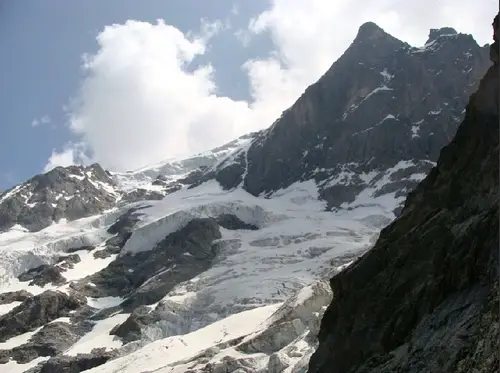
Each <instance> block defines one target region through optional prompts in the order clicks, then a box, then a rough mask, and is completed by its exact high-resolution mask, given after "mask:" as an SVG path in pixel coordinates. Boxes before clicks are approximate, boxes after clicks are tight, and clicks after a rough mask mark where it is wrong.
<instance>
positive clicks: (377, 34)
mask: <svg viewBox="0 0 500 373" xmlns="http://www.w3.org/2000/svg"><path fill="white" fill-rule="evenodd" d="M385 35H388V34H387V33H386V32H385V31H384V30H383V29H382V28H380V27H379V26H378V25H377V24H376V23H374V22H365V23H363V24H362V25H361V26H360V27H359V30H358V34H357V35H356V39H355V41H363V40H373V39H379V38H381V37H383V36H385Z"/></svg>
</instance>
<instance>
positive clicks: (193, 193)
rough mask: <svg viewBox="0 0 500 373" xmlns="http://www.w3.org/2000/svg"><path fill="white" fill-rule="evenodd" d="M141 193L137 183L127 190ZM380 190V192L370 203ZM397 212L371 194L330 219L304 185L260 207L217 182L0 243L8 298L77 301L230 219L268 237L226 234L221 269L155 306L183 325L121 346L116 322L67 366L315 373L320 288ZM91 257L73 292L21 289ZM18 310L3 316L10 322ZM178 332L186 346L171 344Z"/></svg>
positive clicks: (98, 331) (111, 319) (104, 324)
mask: <svg viewBox="0 0 500 373" xmlns="http://www.w3.org/2000/svg"><path fill="white" fill-rule="evenodd" d="M390 172H394V171H391V170H389V171H388V177H389V176H390ZM124 177H125V176H122V179H123V178H124ZM135 177H137V175H135V176H134V178H135ZM139 179H140V181H139V183H142V180H143V179H141V178H139ZM132 181H133V178H132V179H131V178H128V179H127V183H128V184H127V186H128V187H131V183H132ZM379 184H380V185H379ZM381 186H383V185H381V182H379V183H378V184H377V185H376V187H375V188H373V189H372V190H371V191H372V192H374V191H375V190H376V189H378V188H380V187H381ZM398 203H399V199H397V198H394V197H393V196H392V195H385V196H384V197H383V198H381V197H379V198H378V199H370V191H365V192H363V193H362V194H361V195H360V196H359V198H358V199H357V200H356V201H355V202H354V203H352V204H351V205H350V206H346V209H342V210H339V211H336V212H327V211H325V204H324V202H322V201H320V200H318V189H317V187H316V185H315V183H314V182H313V181H309V182H303V183H296V184H294V185H292V186H290V187H288V188H286V189H284V190H280V191H278V192H276V193H274V194H273V195H272V196H270V197H267V198H264V197H255V196H252V195H250V194H248V193H247V192H245V191H244V190H243V189H241V188H236V189H234V190H231V191H224V190H223V189H222V188H221V187H220V185H219V184H218V183H217V182H215V181H210V182H207V183H205V184H202V185H201V186H198V187H196V188H192V189H187V188H184V189H181V190H179V191H177V192H175V193H172V194H170V195H167V196H166V197H165V198H163V199H162V200H156V201H144V202H139V203H134V204H130V205H126V206H122V207H120V208H117V209H113V210H110V211H108V212H105V213H104V214H102V215H99V216H94V217H91V218H85V219H80V220H77V221H73V222H66V221H61V222H59V223H57V224H53V225H52V226H50V227H48V228H46V229H44V230H42V231H40V232H37V233H29V232H26V231H25V230H23V229H21V228H19V227H14V228H13V229H11V230H10V231H9V232H6V233H3V234H0V245H1V247H2V256H1V257H0V293H4V292H8V291H16V290H26V291H28V292H30V293H32V294H34V295H36V294H40V293H42V292H43V291H45V290H49V289H52V290H58V291H62V292H64V293H67V294H69V283H70V282H72V281H77V280H79V279H82V278H85V277H86V276H89V275H91V274H93V273H96V272H98V271H100V270H102V269H104V268H106V267H107V266H108V265H109V264H110V263H111V262H113V261H114V260H115V259H116V258H117V255H125V254H127V253H132V254H135V253H139V252H141V253H145V252H148V251H149V250H152V249H153V248H154V247H155V245H156V244H157V243H158V242H160V241H161V240H162V239H164V238H165V236H167V235H168V234H170V233H173V232H176V231H178V230H179V229H181V228H182V227H184V226H185V225H186V224H187V223H189V222H190V221H191V220H192V219H195V218H204V217H214V218H216V217H218V216H220V215H222V214H232V215H235V216H237V217H238V218H239V219H240V220H242V221H243V222H245V223H247V224H252V225H254V226H256V227H258V229H257V230H228V229H224V228H221V229H220V231H221V234H222V238H220V239H219V240H218V241H219V242H220V243H224V245H221V247H222V249H221V251H220V252H219V253H218V255H217V257H216V259H215V261H214V263H213V264H212V266H211V267H210V268H209V269H208V270H206V271H204V272H203V273H201V274H200V275H198V276H196V277H194V278H192V279H190V280H188V281H185V282H182V283H180V284H178V285H177V286H175V287H174V288H173V289H172V290H171V291H170V292H169V293H168V294H167V295H166V296H165V297H164V298H163V299H162V300H161V301H160V302H156V303H154V304H151V305H149V309H150V310H151V311H152V310H155V309H161V308H163V309H168V310H173V311H174V312H176V313H177V314H178V316H179V320H180V321H178V325H173V326H172V321H169V322H170V324H168V325H167V323H166V322H163V323H162V322H157V323H155V324H153V325H149V326H148V327H147V329H146V330H145V331H144V335H146V337H144V338H143V340H141V341H136V342H133V343H130V344H128V345H123V343H122V341H121V340H120V339H119V338H117V337H114V336H112V335H110V334H109V332H110V330H112V329H113V328H114V327H115V326H117V325H119V324H121V323H123V322H124V321H125V320H126V319H127V317H128V316H129V313H113V314H111V315H110V316H108V317H106V318H104V319H102V320H99V321H96V322H94V326H93V328H92V330H91V331H90V332H88V333H87V334H85V335H84V336H83V337H82V338H81V339H80V340H79V341H78V342H76V343H75V344H74V345H73V346H72V347H71V348H69V349H68V350H67V351H66V352H64V354H65V355H68V356H75V355H77V354H79V353H90V352H91V351H92V349H94V348H104V349H105V350H107V351H110V350H113V349H114V350H116V351H118V354H119V356H121V357H118V358H116V359H112V360H110V361H108V362H107V363H106V364H104V365H101V366H99V367H96V368H94V369H91V370H88V372H92V373H97V372H102V373H112V372H116V373H118V372H121V373H126V372H131V373H132V372H134V373H141V372H152V371H154V372H185V371H187V370H194V371H197V370H198V369H202V368H203V367H204V366H206V365H207V364H212V365H214V366H226V365H227V364H229V365H231V364H233V365H234V364H236V365H235V366H239V365H238V364H240V365H241V364H243V365H242V366H247V368H248V369H250V370H248V371H259V370H260V371H263V370H264V371H265V369H271V370H272V369H274V368H272V367H271V366H274V365H276V364H278V365H280V364H281V365H280V366H286V369H285V370H284V372H297V371H300V369H302V368H303V367H305V366H306V365H307V362H308V357H309V356H310V354H311V353H312V352H313V350H314V346H315V343H316V341H315V333H317V330H316V329H318V328H319V322H320V321H319V320H320V318H321V315H322V312H323V311H324V308H325V306H326V305H327V304H328V303H329V301H330V299H331V298H330V294H327V293H328V292H329V287H328V285H326V283H325V285H324V286H323V287H319V288H318V287H316V288H314V289H316V290H314V289H313V284H316V283H317V281H318V280H319V281H321V280H326V279H328V278H329V277H331V276H332V275H333V274H334V273H335V272H337V271H339V270H341V269H343V268H344V267H345V266H347V265H349V264H350V263H352V262H353V261H354V260H355V259H356V257H357V256H359V255H361V253H363V252H364V251H365V250H367V249H369V248H370V246H371V245H372V244H373V243H374V241H375V239H376V238H377V235H378V232H379V230H380V228H381V226H383V225H384V224H386V223H387V222H388V221H390V220H392V219H393V218H394V215H393V213H392V210H393V209H394V207H395V206H396V205H397V204H398ZM131 206H134V207H141V210H140V213H141V214H142V215H140V217H139V219H140V220H139V222H138V223H137V224H136V226H135V227H134V230H133V232H132V235H131V237H130V239H129V240H128V241H127V242H126V244H125V246H124V247H123V249H122V251H121V253H120V254H114V255H111V256H109V257H107V258H96V257H94V255H93V254H94V253H95V252H97V251H99V250H102V249H103V244H104V241H105V240H106V239H108V238H110V237H111V235H110V234H109V233H107V232H106V229H107V228H108V227H109V226H110V225H111V224H112V223H114V222H115V220H116V219H117V217H119V216H120V215H121V214H123V213H125V212H126V211H127V210H128V209H129V208H130V207H131ZM88 245H93V246H95V248H93V249H92V250H79V251H76V252H75V253H76V254H78V255H79V256H80V258H81V261H80V262H78V263H75V264H74V266H73V267H72V268H68V269H66V270H65V272H63V275H64V277H65V278H66V279H67V280H68V282H67V283H65V284H63V285H60V286H55V285H46V286H44V287H40V286H36V285H29V284H28V282H20V281H19V280H18V279H17V278H16V277H17V276H18V275H19V274H21V273H22V272H24V271H26V270H28V269H30V268H33V267H36V266H39V265H41V264H44V263H48V264H54V263H55V261H56V259H57V258H58V257H59V256H61V255H65V254H66V255H67V253H66V252H67V250H68V249H70V248H74V247H80V246H88ZM129 271H133V268H131V269H129ZM88 285H89V286H93V284H91V283H89V284H88ZM143 285H144V284H143ZM318 289H320V290H318ZM325 289H327V290H325ZM318 291H319V293H318ZM125 299H126V298H121V297H105V298H91V297H87V304H88V305H90V306H91V307H94V308H95V309H98V310H106V309H107V308H111V307H116V306H119V305H120V303H121V302H122V301H123V300H125ZM19 304H20V302H13V303H10V304H4V305H1V306H0V315H1V314H6V313H7V312H9V311H10V310H11V309H13V308H14V307H15V306H17V305H19ZM304 304H306V305H305V306H304ZM280 307H281V308H280ZM283 307H284V308H283ZM292 314H293V317H292V316H290V315H292ZM172 330H177V334H178V335H172ZM269 331H273V332H272V337H270V336H269V335H267V334H266V333H269ZM35 332H36V331H33V332H30V333H25V334H23V335H21V336H18V337H14V338H12V339H10V340H8V341H6V342H5V343H4V344H3V347H2V345H0V349H1V348H7V347H8V348H12V347H14V346H19V345H22V344H24V343H26V342H28V341H29V339H30V338H31V336H32V335H34V333H35ZM44 359H45V358H44ZM45 360H46V359H45ZM45 360H43V359H37V360H36V361H32V362H30V363H28V364H18V363H16V362H15V361H10V362H9V363H8V364H4V365H0V368H1V371H2V372H4V371H5V372H8V373H14V372H15V373H18V372H24V371H26V370H28V369H30V368H32V367H33V366H35V365H36V363H35V362H41V361H45ZM273 364H274V365H273ZM233 365H231V366H233ZM294 367H295V368H294ZM294 369H295V370H294ZM297 369H299V370H297Z"/></svg>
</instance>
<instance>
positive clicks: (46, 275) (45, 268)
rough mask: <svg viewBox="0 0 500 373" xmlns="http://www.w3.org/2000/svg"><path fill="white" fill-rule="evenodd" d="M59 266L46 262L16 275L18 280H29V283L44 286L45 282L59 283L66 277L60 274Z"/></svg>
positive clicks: (63, 281) (64, 280)
mask: <svg viewBox="0 0 500 373" xmlns="http://www.w3.org/2000/svg"><path fill="white" fill-rule="evenodd" d="M61 272H62V270H61V268H59V267H57V266H52V265H48V264H42V265H41V266H38V267H35V268H32V269H29V270H28V271H26V272H24V273H22V274H20V275H19V276H18V279H19V281H30V283H29V285H30V286H31V285H37V286H41V287H43V286H45V285H47V284H53V285H61V284H64V283H65V282H66V279H65V278H64V276H63V275H62V274H61Z"/></svg>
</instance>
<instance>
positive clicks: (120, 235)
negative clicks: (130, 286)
mask: <svg viewBox="0 0 500 373" xmlns="http://www.w3.org/2000/svg"><path fill="white" fill-rule="evenodd" d="M146 207H148V206H141V207H133V208H131V209H129V210H128V211H127V212H126V213H124V214H123V215H121V216H120V217H119V218H118V219H117V220H116V222H115V223H114V224H112V225H111V226H110V227H109V228H108V230H107V232H108V233H110V234H114V235H115V236H114V237H111V238H110V239H108V240H107V241H106V245H105V246H106V247H105V248H104V249H102V250H98V251H96V252H94V254H93V255H94V258H101V259H103V258H108V257H110V256H111V255H115V254H119V253H120V251H121V250H122V249H123V246H125V244H126V243H127V241H128V239H129V238H130V236H131V235H132V231H133V229H134V226H135V225H136V224H137V222H138V221H139V220H140V216H141V215H142V214H141V213H139V212H137V211H139V210H141V209H144V208H146Z"/></svg>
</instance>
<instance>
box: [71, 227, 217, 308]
mask: <svg viewBox="0 0 500 373" xmlns="http://www.w3.org/2000/svg"><path fill="white" fill-rule="evenodd" d="M219 238H221V234H220V231H219V226H218V224H217V222H216V221H215V219H209V218H207V219H193V220H192V221H190V222H189V223H188V224H187V225H186V226H185V227H184V228H182V229H180V230H178V231H176V232H174V233H171V234H169V235H168V236H167V237H166V238H165V239H164V240H163V241H161V242H160V243H159V244H158V245H157V246H156V247H155V248H154V249H153V250H149V251H144V252H139V253H137V254H135V255H132V254H129V253H127V254H126V255H121V256H119V257H118V258H116V260H114V261H113V262H112V263H110V265H109V266H108V267H106V268H105V269H103V270H102V271H100V272H98V273H96V274H94V275H92V276H90V277H88V278H86V279H83V280H81V281H78V282H76V283H73V284H72V285H71V288H73V289H75V290H76V291H78V292H80V293H85V294H88V295H91V296H99V297H103V296H125V295H126V296H127V297H128V298H127V300H126V301H125V302H124V303H123V304H122V307H123V308H124V309H125V310H129V311H132V310H133V309H134V308H135V307H138V306H140V305H144V304H151V303H154V302H157V301H159V300H160V299H161V298H162V297H163V296H165V295H166V294H167V293H168V292H169V291H170V290H171V289H172V288H173V287H174V286H175V285H177V284H178V283H180V282H182V281H187V280H189V279H191V278H193V277H195V276H196V275H198V274H199V273H201V272H203V271H204V270H206V269H208V268H209V267H210V265H211V262H212V260H213V259H214V257H215V255H216V253H217V248H218V246H217V245H214V244H213V241H215V240H216V239H219ZM88 282H92V283H93V284H95V286H92V287H89V286H86V284H87V283H88Z"/></svg>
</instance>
